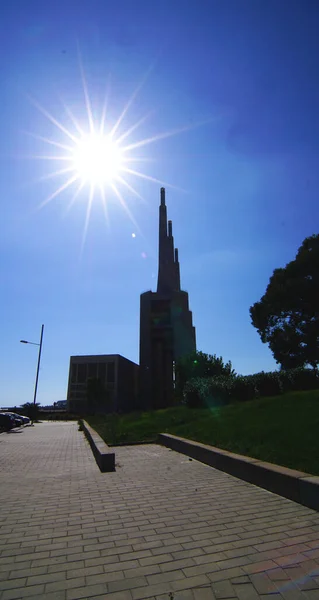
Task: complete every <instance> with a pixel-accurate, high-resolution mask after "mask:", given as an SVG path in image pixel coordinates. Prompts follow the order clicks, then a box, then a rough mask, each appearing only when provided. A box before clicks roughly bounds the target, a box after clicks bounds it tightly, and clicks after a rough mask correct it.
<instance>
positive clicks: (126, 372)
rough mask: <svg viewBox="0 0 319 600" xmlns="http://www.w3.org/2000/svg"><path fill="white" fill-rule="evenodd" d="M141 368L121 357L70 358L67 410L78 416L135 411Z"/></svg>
mask: <svg viewBox="0 0 319 600" xmlns="http://www.w3.org/2000/svg"><path fill="white" fill-rule="evenodd" d="M138 368H139V367H138V365H137V364H136V363H134V362H132V361H131V360H128V359H127V358H124V356H121V355H120V354H100V355H96V356H71V357H70V369H69V383H68V395H67V410H68V411H69V412H73V413H76V414H88V413H97V414H104V413H107V412H113V411H115V412H128V411H131V410H134V409H135V408H136V406H137V396H138Z"/></svg>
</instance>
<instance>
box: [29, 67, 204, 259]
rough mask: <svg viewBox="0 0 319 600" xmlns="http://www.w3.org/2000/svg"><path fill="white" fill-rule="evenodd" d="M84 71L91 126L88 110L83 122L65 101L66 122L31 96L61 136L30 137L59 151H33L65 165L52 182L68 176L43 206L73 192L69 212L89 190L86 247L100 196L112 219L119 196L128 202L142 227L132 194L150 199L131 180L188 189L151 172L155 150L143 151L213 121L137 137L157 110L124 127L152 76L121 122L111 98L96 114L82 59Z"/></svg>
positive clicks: (128, 210)
mask: <svg viewBox="0 0 319 600" xmlns="http://www.w3.org/2000/svg"><path fill="white" fill-rule="evenodd" d="M80 71H81V79H82V85H83V92H84V105H83V109H84V110H83V111H82V113H83V112H84V115H85V116H86V126H85V125H83V122H82V119H83V114H82V115H81V121H79V120H78V118H77V117H76V116H75V115H74V113H73V111H72V110H71V108H70V107H69V106H68V105H67V104H64V110H65V113H66V117H67V119H66V120H65V119H63V120H61V119H57V118H56V117H54V116H53V115H52V114H51V113H50V112H49V111H48V110H47V109H46V108H45V107H43V106H41V105H40V104H39V103H38V102H37V101H35V100H34V99H32V98H30V97H29V100H30V101H31V102H32V104H33V105H34V106H35V107H36V108H37V109H38V110H39V111H40V112H41V113H42V114H43V115H44V116H45V118H46V119H47V120H48V121H49V122H50V123H51V124H53V125H54V127H55V128H56V129H57V133H59V138H52V137H46V136H45V135H38V134H36V133H35V132H25V133H29V135H31V136H32V137H33V138H35V139H37V140H38V141H40V142H42V143H43V142H44V143H45V144H46V148H47V149H48V148H51V150H53V152H52V153H47V152H46V151H43V150H41V151H40V152H39V154H37V155H33V156H32V157H31V158H37V159H41V160H45V161H48V162H49V163H51V164H52V165H60V167H59V168H57V169H56V170H55V171H53V172H51V173H48V174H47V175H45V176H44V177H42V178H41V179H47V180H52V179H53V178H61V177H62V178H63V180H62V183H61V182H60V183H59V184H57V185H56V186H55V189H54V190H53V191H52V193H51V194H50V195H49V196H48V197H47V198H46V199H44V200H43V201H42V202H41V204H40V205H39V208H42V207H44V206H45V205H47V204H48V203H50V202H51V201H52V200H53V199H54V198H56V197H57V196H59V195H60V194H63V195H64V194H66V193H68V194H67V195H68V196H69V201H68V202H67V206H66V210H67V211H68V210H69V208H71V207H72V206H73V204H74V203H75V201H76V200H77V199H78V197H79V196H80V194H81V193H82V191H83V192H85V190H86V193H87V208H86V216H85V223H84V230H83V240H82V247H83V244H84V242H85V238H86V234H87V229H88V225H89V221H90V215H91V210H92V206H93V202H95V200H96V198H97V197H99V198H100V201H101V203H102V207H103V210H104V214H105V217H106V219H107V222H108V203H109V200H110V198H111V197H112V196H113V198H115V199H116V201H117V202H119V204H120V205H121V206H122V208H123V209H124V211H125V212H126V214H127V216H128V217H129V219H130V220H131V222H132V223H133V224H134V226H135V228H136V230H139V227H138V224H137V223H136V221H135V219H134V216H133V214H132V210H131V208H130V203H131V197H132V196H135V197H137V198H139V199H140V200H142V201H143V202H145V200H144V198H143V196H142V195H141V194H140V192H139V191H138V190H139V186H138V185H134V182H133V183H132V182H131V180H132V179H135V180H136V181H137V182H138V181H143V180H144V181H146V182H151V183H152V182H153V183H155V184H160V185H161V186H167V187H172V188H175V189H179V190H180V191H184V192H185V190H181V189H180V188H176V186H174V185H171V184H169V183H167V182H165V181H162V180H161V179H157V178H156V177H154V176H152V175H150V174H148V173H146V172H145V171H146V165H147V163H150V162H153V159H152V157H151V156H150V154H149V153H147V154H146V155H145V154H143V151H144V149H145V148H146V147H147V146H148V145H150V144H153V143H154V142H157V141H159V140H164V139H165V138H169V137H171V136H175V135H176V134H179V133H183V132H185V131H188V130H190V129H194V128H197V127H198V126H199V125H203V124H205V123H206V124H207V123H208V122H211V119H209V120H207V121H204V122H201V123H197V124H195V123H194V124H192V125H188V126H186V127H181V128H180V129H174V130H171V131H167V132H164V133H159V134H157V135H153V136H146V137H144V138H143V137H142V138H141V137H140V138H139V139H137V140H136V138H135V135H136V132H137V130H138V129H139V128H140V127H141V125H142V124H143V123H144V122H145V121H146V120H147V119H148V117H149V116H150V114H151V113H152V112H153V111H151V112H150V113H147V114H146V115H144V116H142V117H140V118H138V119H137V120H136V121H135V122H134V121H133V123H132V124H131V125H128V124H127V123H126V125H125V126H124V121H125V120H126V117H127V113H128V110H129V108H130V107H131V105H132V104H133V102H134V100H135V99H136V96H137V94H138V92H139V91H140V90H141V88H142V85H143V84H144V83H145V80H146V78H147V76H148V74H146V76H145V77H144V79H143V81H142V83H141V84H140V85H139V86H138V87H137V88H136V90H135V91H134V93H133V94H132V96H131V97H130V98H129V100H128V102H127V103H126V105H125V106H124V108H123V109H122V112H121V113H120V115H119V117H118V118H117V120H113V119H114V117H113V118H110V116H109V114H108V113H109V111H108V110H107V107H108V97H107V98H106V99H105V101H104V104H103V107H102V110H101V111H98V112H100V118H96V116H93V115H95V114H96V110H94V111H93V110H92V103H91V98H90V95H89V92H88V87H87V83H86V79H85V76H84V71H83V67H82V64H81V60H80ZM95 109H96V107H95ZM61 134H63V136H64V140H63V139H61ZM134 138H135V139H134ZM136 152H138V154H136ZM143 165H144V167H143ZM142 169H143V170H142ZM136 188H137V189H136ZM70 192H71V196H70Z"/></svg>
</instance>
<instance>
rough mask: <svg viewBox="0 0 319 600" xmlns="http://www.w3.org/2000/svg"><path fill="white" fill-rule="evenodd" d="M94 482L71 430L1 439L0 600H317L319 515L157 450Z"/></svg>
mask: <svg viewBox="0 0 319 600" xmlns="http://www.w3.org/2000/svg"><path fill="white" fill-rule="evenodd" d="M116 463H117V467H116V472H115V473H100V471H99V469H98V467H97V466H96V463H95V461H94V458H93V456H92V453H91V450H90V448H89V446H88V444H87V442H86V441H85V439H84V436H83V433H82V432H79V431H78V426H77V424H76V423H59V422H56V423H41V424H37V425H36V426H34V427H27V428H23V429H21V430H16V431H13V432H11V433H8V434H7V433H3V434H0V466H1V475H0V477H1V479H0V524H1V529H0V544H1V545H0V552H1V554H0V590H1V593H0V598H1V600H15V599H18V598H31V599H32V600H35V599H40V598H48V599H54V600H60V599H61V600H62V599H63V600H64V599H66V600H73V599H74V600H77V599H79V598H100V599H101V598H104V597H106V596H107V598H108V599H109V600H112V599H114V600H115V599H116V600H138V599H139V598H149V597H153V598H154V597H156V598H161V600H162V599H163V600H164V598H165V599H168V598H174V599H176V600H178V599H187V600H188V599H189V600H213V599H216V600H219V599H228V598H229V599H230V598H234V599H239V600H254V599H259V598H264V599H265V598H270V599H271V600H273V599H281V598H284V599H285V600H290V599H291V600H306V599H308V600H318V599H319V513H317V512H315V511H313V510H310V509H307V508H305V507H303V506H300V505H298V504H295V503H293V502H291V501H289V500H286V499H284V498H280V497H279V496H276V495H274V494H271V493H269V492H267V491H265V490H262V489H259V488H257V487H255V486H252V485H250V484H247V483H245V482H243V481H240V480H238V479H235V478H234V477H231V476H230V475H227V474H224V473H221V472H220V471H217V470H215V469H212V468H210V467H207V466H205V465H202V464H201V463H198V462H196V461H195V460H190V459H188V458H187V457H185V456H183V455H180V454H178V453H175V452H173V451H170V450H168V449H166V448H162V447H160V446H156V445H143V446H132V447H121V448H116Z"/></svg>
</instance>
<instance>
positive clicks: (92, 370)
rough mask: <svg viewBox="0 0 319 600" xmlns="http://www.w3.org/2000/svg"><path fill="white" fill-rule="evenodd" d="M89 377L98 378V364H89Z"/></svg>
mask: <svg viewBox="0 0 319 600" xmlns="http://www.w3.org/2000/svg"><path fill="white" fill-rule="evenodd" d="M88 377H94V378H96V377H97V363H89V364H88Z"/></svg>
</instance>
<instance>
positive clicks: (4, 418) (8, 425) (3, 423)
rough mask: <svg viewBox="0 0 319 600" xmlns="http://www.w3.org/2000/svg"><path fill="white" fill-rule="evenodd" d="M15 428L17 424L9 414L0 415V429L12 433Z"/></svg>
mask: <svg viewBox="0 0 319 600" xmlns="http://www.w3.org/2000/svg"><path fill="white" fill-rule="evenodd" d="M13 427H15V423H14V421H13V419H12V417H11V416H10V415H8V413H0V429H4V430H5V431H10V429H13Z"/></svg>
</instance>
